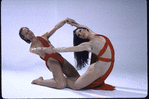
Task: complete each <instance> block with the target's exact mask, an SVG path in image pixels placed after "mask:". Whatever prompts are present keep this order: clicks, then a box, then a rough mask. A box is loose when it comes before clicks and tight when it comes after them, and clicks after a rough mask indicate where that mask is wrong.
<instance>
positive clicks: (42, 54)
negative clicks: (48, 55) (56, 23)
mask: <svg viewBox="0 0 149 99" xmlns="http://www.w3.org/2000/svg"><path fill="white" fill-rule="evenodd" d="M42 38H43V37H42ZM43 39H45V38H43ZM45 40H46V41H47V42H48V44H49V45H50V47H52V48H54V46H53V45H52V44H51V43H50V42H49V40H48V39H45ZM37 47H44V45H43V43H42V42H41V41H40V40H39V39H37V41H36V42H35V43H32V44H31V48H37ZM38 55H39V56H40V57H42V58H44V57H45V53H44V52H40V53H38Z"/></svg>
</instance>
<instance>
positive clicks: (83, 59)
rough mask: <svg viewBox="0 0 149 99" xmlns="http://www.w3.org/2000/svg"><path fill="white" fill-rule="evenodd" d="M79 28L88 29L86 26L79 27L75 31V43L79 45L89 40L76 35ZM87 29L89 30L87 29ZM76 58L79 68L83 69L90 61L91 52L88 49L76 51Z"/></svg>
mask: <svg viewBox="0 0 149 99" xmlns="http://www.w3.org/2000/svg"><path fill="white" fill-rule="evenodd" d="M77 29H87V28H85V27H78V28H76V29H75V30H74V31H73V45H74V46H77V45H79V44H81V43H83V42H88V41H89V40H88V39H81V38H79V37H78V36H77V35H76V30H77ZM87 31H89V30H88V29H87ZM74 58H75V59H76V61H77V68H78V69H82V67H85V65H86V64H87V63H88V58H89V52H88V51H81V52H74Z"/></svg>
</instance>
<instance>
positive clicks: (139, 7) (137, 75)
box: [1, 0, 148, 98]
mask: <svg viewBox="0 0 149 99" xmlns="http://www.w3.org/2000/svg"><path fill="white" fill-rule="evenodd" d="M67 17H68V18H72V19H74V20H75V21H76V22H77V23H79V24H82V25H85V26H87V27H89V28H90V29H91V30H92V31H94V32H95V33H97V34H102V35H105V36H107V37H108V38H109V39H110V41H111V42H112V44H113V46H114V49H115V63H114V68H113V70H112V72H111V74H110V75H109V77H108V78H107V79H106V81H105V82H106V83H108V84H111V85H114V86H115V87H116V90H114V91H103V90H78V91H76V90H71V89H69V88H64V89H60V90H58V89H53V88H48V87H44V86H38V85H32V84H31V81H32V80H34V79H36V78H38V77H40V76H43V77H44V79H50V78H52V74H51V72H50V71H49V70H48V69H47V68H46V66H45V62H44V61H43V60H41V59H40V57H39V56H37V55H35V54H32V53H30V52H29V46H30V45H29V44H27V43H26V42H24V41H23V40H21V38H20V37H19V29H20V28H21V27H28V28H29V29H30V30H32V31H33V32H34V34H35V36H40V35H42V34H43V33H45V32H47V31H49V30H50V29H52V27H54V25H55V24H56V23H58V22H60V21H62V20H64V19H66V18H67ZM74 29H75V27H72V26H70V25H68V24H65V25H64V26H63V27H61V28H60V29H59V30H57V31H56V32H55V33H54V34H53V35H52V37H50V38H49V40H50V42H51V43H52V45H54V46H55V47H70V46H73V32H72V31H73V30H74ZM1 55H2V56H1V59H2V64H1V71H2V72H1V78H2V79H1V82H2V84H1V85H2V93H1V94H2V97H3V98H113V97H114V98H115V97H116V98H117V97H119V98H138V97H139V98H143V97H146V96H147V95H148V94H147V92H148V81H147V79H148V72H147V66H148V64H147V1H146V0H2V1H1ZM61 55H62V56H63V57H64V58H66V59H67V60H68V61H69V62H70V63H71V64H72V65H73V66H74V67H75V60H74V56H73V53H72V52H68V53H61ZM88 66H89V65H87V66H86V67H85V68H83V69H82V70H78V72H79V73H80V75H82V74H83V73H84V72H85V71H86V69H87V68H88Z"/></svg>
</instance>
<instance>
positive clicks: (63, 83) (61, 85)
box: [57, 81, 66, 89]
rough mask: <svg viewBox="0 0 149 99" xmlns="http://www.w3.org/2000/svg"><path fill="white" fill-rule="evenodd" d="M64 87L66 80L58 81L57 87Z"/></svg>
mask: <svg viewBox="0 0 149 99" xmlns="http://www.w3.org/2000/svg"><path fill="white" fill-rule="evenodd" d="M65 87H66V81H62V82H58V83H57V89H63V88H65Z"/></svg>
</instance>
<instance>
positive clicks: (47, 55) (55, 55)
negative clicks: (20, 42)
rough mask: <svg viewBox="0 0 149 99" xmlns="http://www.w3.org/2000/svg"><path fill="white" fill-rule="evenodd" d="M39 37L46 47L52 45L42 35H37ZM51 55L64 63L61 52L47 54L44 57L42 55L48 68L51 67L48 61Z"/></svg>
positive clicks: (61, 63)
mask: <svg viewBox="0 0 149 99" xmlns="http://www.w3.org/2000/svg"><path fill="white" fill-rule="evenodd" d="M37 38H38V39H39V40H40V41H41V42H42V44H43V45H44V47H50V45H49V43H48V42H47V41H46V40H45V39H43V38H42V37H39V36H37ZM50 57H51V58H54V59H56V60H57V61H58V62H59V63H60V65H61V66H62V65H63V63H64V59H63V57H62V56H61V55H60V54H59V53H52V54H45V57H44V58H42V57H40V58H41V59H43V60H44V61H45V62H46V66H47V68H48V69H49V67H48V65H47V61H48V59H49V58H50Z"/></svg>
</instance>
